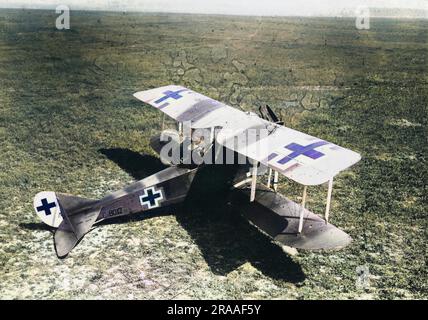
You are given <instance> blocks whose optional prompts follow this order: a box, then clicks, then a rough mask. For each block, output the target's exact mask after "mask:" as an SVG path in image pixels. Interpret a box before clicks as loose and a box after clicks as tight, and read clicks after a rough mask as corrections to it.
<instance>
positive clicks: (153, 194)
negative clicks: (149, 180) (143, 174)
mask: <svg viewBox="0 0 428 320" xmlns="http://www.w3.org/2000/svg"><path fill="white" fill-rule="evenodd" d="M162 199H163V196H162V191H161V190H158V191H156V190H155V188H154V187H151V188H148V189H146V190H144V194H143V195H141V196H140V203H141V205H147V206H148V207H149V209H151V208H154V207H158V206H159V201H160V200H162Z"/></svg>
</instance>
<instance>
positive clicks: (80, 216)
mask: <svg viewBox="0 0 428 320" xmlns="http://www.w3.org/2000/svg"><path fill="white" fill-rule="evenodd" d="M96 203H97V201H96V200H91V199H86V198H81V197H76V196H72V195H67V194H62V193H55V192H52V191H43V192H40V193H38V194H37V195H36V196H35V197H34V209H35V210H36V213H37V215H38V216H39V217H40V219H41V220H42V221H43V222H44V223H46V224H47V225H49V226H51V227H54V228H57V230H56V231H55V236H54V242H55V250H56V253H57V256H58V257H60V258H62V257H65V256H66V255H67V254H68V253H69V252H70V251H71V250H72V249H73V248H74V247H75V245H76V244H77V243H78V242H79V240H80V239H82V237H83V236H84V235H85V234H86V233H87V232H88V231H89V230H90V229H91V227H92V226H93V224H94V223H95V222H96V221H97V218H98V215H99V213H100V211H101V208H100V207H97V206H96Z"/></svg>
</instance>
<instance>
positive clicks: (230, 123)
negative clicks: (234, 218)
mask: <svg viewBox="0 0 428 320" xmlns="http://www.w3.org/2000/svg"><path fill="white" fill-rule="evenodd" d="M134 96H135V97H136V98H137V99H138V100H140V101H142V102H144V103H145V104H148V105H150V106H152V107H154V108H156V109H158V110H159V111H161V112H162V113H163V120H162V130H161V133H160V134H158V135H156V136H154V137H153V138H152V139H151V142H150V144H151V146H152V148H153V149H154V150H155V151H156V152H158V153H159V155H160V157H161V160H162V162H163V163H165V164H167V167H166V168H165V169H163V170H162V171H159V172H157V173H155V174H153V175H151V176H148V177H146V178H144V179H142V180H140V181H137V182H135V183H133V184H131V185H129V186H127V187H125V188H123V189H121V190H118V191H116V192H113V193H111V194H108V195H106V196H105V197H103V198H102V199H100V200H92V199H86V198H82V197H77V196H73V195H69V194H64V193H59V192H53V191H42V192H39V193H38V194H37V195H36V196H35V198H34V209H35V211H36V213H37V215H38V216H39V217H40V219H41V220H42V221H43V222H44V223H46V224H48V225H49V226H51V227H53V228H55V229H56V230H55V234H54V244H55V250H56V253H57V255H58V257H65V256H67V255H68V253H69V252H70V251H71V250H72V249H73V248H74V247H75V246H76V244H77V243H78V242H79V241H80V240H81V239H82V237H83V236H84V235H85V234H86V233H88V232H89V231H90V230H91V229H92V228H93V226H94V224H97V223H99V222H101V221H104V220H107V219H112V218H116V217H119V216H124V215H130V214H136V213H142V214H144V213H147V212H148V211H151V210H158V209H159V208H172V207H174V205H177V204H179V203H182V202H185V201H186V199H188V198H189V193H192V192H194V190H195V189H199V188H202V189H203V188H205V186H208V185H209V184H210V179H208V180H206V181H207V182H206V183H205V185H202V186H199V187H197V188H195V187H194V184H195V180H197V179H195V177H197V176H198V174H199V173H200V172H202V168H204V167H207V166H214V167H219V168H224V167H228V168H233V170H228V171H226V172H227V175H228V177H227V179H225V180H224V182H225V183H226V184H227V190H228V192H227V197H228V200H227V201H229V202H230V204H231V205H232V206H234V208H236V210H237V211H239V212H240V214H242V215H243V216H244V217H246V218H247V219H248V220H249V221H250V222H251V223H252V224H253V225H255V226H256V227H257V228H259V229H260V230H261V231H262V232H264V233H265V234H267V235H268V236H270V237H271V238H272V239H274V240H275V241H277V242H279V243H281V244H284V245H287V246H290V247H294V248H297V249H309V250H319V249H338V248H343V247H345V246H346V245H348V244H349V243H350V242H351V240H352V239H351V237H350V236H349V235H348V234H346V233H345V232H344V231H342V230H340V229H339V228H337V227H335V226H334V225H332V224H330V223H329V213H330V205H331V197H332V189H333V179H334V177H335V176H336V175H337V174H338V173H340V172H341V171H343V170H345V169H347V168H348V167H350V166H352V165H353V164H355V163H356V162H358V161H359V160H360V158H361V157H360V155H359V154H358V153H356V152H354V151H351V150H349V149H346V148H343V147H340V146H338V145H336V144H334V143H331V142H328V141H325V140H322V139H319V138H316V137H313V136H310V135H307V134H305V133H302V132H299V131H296V130H293V129H291V128H287V127H285V126H284V125H283V122H282V121H281V120H280V119H279V117H278V116H277V115H276V114H275V113H274V111H273V110H272V109H271V108H270V107H269V106H264V107H260V108H259V114H256V113H254V112H245V111H242V110H239V109H236V108H233V107H231V106H228V105H226V104H224V103H221V102H219V101H216V100H214V99H211V98H209V97H206V96H204V95H202V94H200V93H197V92H195V91H192V90H190V89H188V88H185V87H182V86H177V85H169V86H164V87H160V88H155V89H149V90H145V91H140V92H137V93H135V94H134ZM165 117H168V118H170V119H171V120H173V121H174V122H176V123H177V127H178V130H171V129H164V121H165ZM198 132H199V133H198ZM201 132H202V134H201ZM196 133H198V134H196ZM172 154H175V155H177V156H175V157H172V156H171V155H172ZM189 155H190V156H189ZM230 155H231V156H230ZM228 156H230V157H229V158H228ZM214 172H215V171H214ZM211 175H213V171H211ZM215 175H217V174H215ZM280 175H281V176H284V177H286V178H287V179H291V180H293V181H295V182H297V183H298V184H300V185H302V186H303V195H302V200H301V202H300V203H296V202H294V201H291V200H290V199H288V198H286V197H285V196H283V195H281V194H280V193H278V192H277V186H278V180H279V177H280ZM321 184H323V185H326V186H327V197H326V206H325V212H324V216H323V217H322V216H321V215H318V214H315V213H313V212H311V211H309V210H308V209H307V208H306V201H307V189H308V187H310V186H314V185H321ZM192 185H193V187H192ZM213 192H214V193H212V194H215V190H214V191H213Z"/></svg>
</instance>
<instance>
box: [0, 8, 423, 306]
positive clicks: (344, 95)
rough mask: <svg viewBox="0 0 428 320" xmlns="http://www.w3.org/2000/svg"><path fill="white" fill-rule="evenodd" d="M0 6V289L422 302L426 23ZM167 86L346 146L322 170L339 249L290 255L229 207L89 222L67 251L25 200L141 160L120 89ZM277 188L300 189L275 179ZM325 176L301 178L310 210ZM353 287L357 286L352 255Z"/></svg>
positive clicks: (139, 169) (131, 107) (140, 131)
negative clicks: (352, 162) (359, 25)
mask: <svg viewBox="0 0 428 320" xmlns="http://www.w3.org/2000/svg"><path fill="white" fill-rule="evenodd" d="M55 19H56V16H55V13H54V11H52V12H50V11H49V12H48V11H30V10H27V11H23V10H15V11H12V10H2V11H0V88H1V89H0V206H1V208H2V211H1V212H0V241H1V242H0V243H1V244H0V297H1V298H3V299H4V298H18V299H22V298H45V299H58V298H106V299H114V298H124V299H133V298H139V299H153V298H168V299H169V298H215V299H217V298H260V299H272V298H274V299H296V298H297V299H317V298H329V299H336V298H345V299H346V298H352V299H355V298H357V299H360V298H361V299H391V298H393V299H409V298H424V299H427V298H428V272H427V256H428V254H427V246H426V242H427V238H428V237H427V236H428V234H427V207H428V201H427V192H428V190H427V180H428V164H427V154H428V147H427V145H428V140H427V136H428V135H427V117H428V107H427V106H428V101H427V100H428V99H427V96H428V82H427V81H428V78H427V77H428V72H427V71H428V62H427V57H428V44H427V40H428V39H427V32H426V30H427V29H428V21H426V20H425V21H424V20H420V21H416V20H415V21H412V20H381V19H374V20H372V21H371V29H370V30H357V29H356V28H355V23H354V20H352V19H327V18H324V19H321V18H319V19H318V18H310V19H309V18H305V19H303V18H262V19H261V18H256V17H253V18H249V17H224V16H204V15H165V14H163V15H155V14H150V15H149V14H136V13H135V14H130V13H127V14H123V13H100V12H98V13H97V12H90V13H84V12H72V14H71V29H70V30H63V31H59V30H56V29H55ZM171 83H176V84H181V85H185V86H188V87H190V88H192V89H193V90H195V91H199V92H201V93H203V94H206V95H208V96H211V97H213V98H215V99H218V100H220V101H223V102H226V103H229V104H231V105H233V106H237V107H238V106H239V107H241V108H242V109H244V110H256V108H257V107H258V105H260V104H262V103H267V104H269V105H270V106H272V107H273V108H274V109H275V110H276V111H277V112H278V113H280V114H281V115H282V117H283V120H284V121H285V123H286V125H287V126H289V127H292V128H295V129H298V130H302V131H305V132H307V133H309V134H311V135H315V136H318V137H320V138H322V139H326V140H329V141H331V142H334V143H337V144H339V145H341V146H344V147H347V148H350V149H353V150H355V151H358V152H360V153H361V154H362V160H361V162H360V163H359V164H357V165H356V166H355V167H353V168H352V169H351V170H348V171H346V172H344V173H343V174H341V175H340V176H338V178H337V179H336V181H335V189H334V190H333V203H332V218H331V221H332V223H333V224H335V225H337V226H338V227H340V228H341V229H343V230H345V231H346V232H347V233H349V234H350V235H351V236H352V237H353V239H354V241H353V243H352V244H351V245H350V246H349V247H347V248H346V249H344V250H341V251H334V252H304V251H299V253H298V254H297V255H290V254H288V253H286V252H284V251H283V249H282V248H281V247H280V246H278V245H277V244H275V243H273V242H271V241H270V240H269V239H268V238H267V237H265V236H264V235H262V234H261V233H259V232H258V231H257V230H256V229H255V228H253V227H252V226H251V225H249V224H248V223H247V222H246V221H245V220H244V219H242V218H241V217H239V216H238V215H236V214H234V213H230V212H218V210H217V211H216V210H212V209H210V208H208V209H206V210H190V209H189V211H188V212H183V213H180V214H173V212H171V214H169V215H168V214H167V215H163V216H153V217H149V218H145V217H144V216H141V215H140V216H138V217H137V216H136V217H132V218H130V219H122V220H118V221H117V223H111V224H104V225H101V226H99V227H97V228H95V229H94V230H93V231H92V232H90V233H89V234H88V235H87V236H86V237H85V238H84V239H83V240H82V242H81V243H80V244H79V245H78V246H77V247H76V248H75V249H74V250H73V251H72V252H71V254H70V255H69V257H68V258H66V259H64V260H59V259H57V258H56V255H55V251H54V247H53V240H52V231H51V230H49V228H46V227H45V226H44V225H43V224H41V223H40V222H39V221H38V218H37V216H36V215H35V213H34V211H33V208H32V198H33V196H34V195H35V194H36V193H37V192H38V191H41V190H55V191H59V192H66V193H72V194H76V195H80V196H85V197H89V198H99V197H101V196H102V195H104V194H106V193H108V192H110V191H114V190H116V189H118V188H120V187H122V186H123V185H125V184H127V183H129V182H131V181H133V180H135V179H140V178H142V177H145V176H147V175H149V174H151V173H153V172H156V171H157V170H159V169H160V168H162V165H161V164H160V162H159V161H158V160H157V158H156V157H155V154H154V152H153V151H152V150H151V149H150V147H149V146H148V140H149V138H150V137H151V136H152V135H153V134H154V133H156V132H157V131H158V130H159V129H160V119H161V116H160V114H159V113H158V112H157V111H156V110H154V109H151V108H149V107H148V106H145V105H142V104H141V103H140V102H138V101H137V100H136V99H134V98H133V97H132V94H133V93H134V92H136V91H139V90H144V89H147V88H152V87H155V86H160V85H167V84H171ZM280 189H281V191H282V192H284V194H287V195H289V196H290V198H291V199H293V200H299V197H300V192H301V190H300V189H299V188H298V186H296V185H295V184H293V183H291V182H289V181H285V179H282V180H281V186H280ZM325 195H326V188H325V186H323V187H319V188H318V187H317V188H310V189H309V199H310V200H309V202H308V206H309V208H310V209H311V210H313V211H314V212H316V213H322V212H323V207H324V201H325ZM361 266H366V267H368V269H369V272H370V275H369V283H368V284H367V285H366V286H365V287H363V288H362V287H359V286H357V285H356V280H357V272H356V270H357V268H359V267H361Z"/></svg>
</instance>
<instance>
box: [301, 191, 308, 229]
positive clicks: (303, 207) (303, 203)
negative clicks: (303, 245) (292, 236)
mask: <svg viewBox="0 0 428 320" xmlns="http://www.w3.org/2000/svg"><path fill="white" fill-rule="evenodd" d="M307 188H308V186H303V196H302V210H300V217H299V233H300V232H302V228H303V213H304V211H305V210H304V209H305V203H306V189H307Z"/></svg>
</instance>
